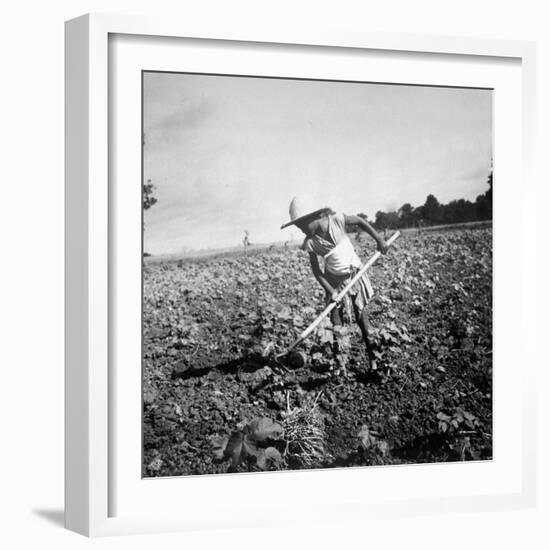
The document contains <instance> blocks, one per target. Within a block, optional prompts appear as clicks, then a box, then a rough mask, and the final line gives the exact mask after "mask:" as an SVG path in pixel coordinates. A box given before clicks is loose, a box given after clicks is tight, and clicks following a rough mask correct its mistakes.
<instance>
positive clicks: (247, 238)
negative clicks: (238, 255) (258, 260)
mask: <svg viewBox="0 0 550 550" xmlns="http://www.w3.org/2000/svg"><path fill="white" fill-rule="evenodd" d="M251 244H252V243H251V242H250V236H249V233H248V229H245V230H244V239H243V246H244V252H245V254H246V253H247V251H248V247H249V246H250V245H251Z"/></svg>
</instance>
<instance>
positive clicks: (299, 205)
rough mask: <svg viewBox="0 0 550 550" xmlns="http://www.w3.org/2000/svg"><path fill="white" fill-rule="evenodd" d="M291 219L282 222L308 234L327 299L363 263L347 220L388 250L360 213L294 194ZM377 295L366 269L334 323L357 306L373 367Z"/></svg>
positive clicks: (306, 242)
mask: <svg viewBox="0 0 550 550" xmlns="http://www.w3.org/2000/svg"><path fill="white" fill-rule="evenodd" d="M289 213H290V222H288V223H285V224H283V225H282V226H281V229H284V228H285V227H288V226H289V225H295V226H296V227H298V228H299V229H300V230H301V231H302V232H303V233H304V234H305V236H306V238H305V240H304V243H303V245H302V249H303V250H305V251H307V252H309V260H310V263H311V269H312V271H313V275H314V276H315V278H316V279H317V281H318V282H319V284H320V285H321V286H322V287H323V289H324V290H325V293H326V299H327V303H329V302H330V301H335V299H336V296H337V294H338V292H339V290H341V289H342V288H343V287H344V286H345V284H346V283H347V282H348V281H349V280H350V279H351V278H352V277H353V276H354V275H355V273H357V271H358V270H359V268H360V267H361V265H362V264H361V260H360V259H359V256H357V253H356V252H355V249H354V248H353V245H352V244H351V241H350V239H349V237H348V236H347V235H346V230H345V228H346V224H348V225H355V226H358V227H360V228H361V229H363V230H364V231H366V232H367V233H368V234H369V235H370V236H371V237H372V238H373V239H374V240H375V241H376V244H377V246H378V250H380V251H381V252H382V253H383V254H385V253H386V251H387V250H388V245H387V244H386V241H385V240H384V239H383V238H382V237H381V236H380V235H379V234H378V233H377V232H376V231H375V230H374V229H373V228H372V227H371V225H370V224H369V223H368V222H367V221H365V220H364V219H363V218H360V217H359V216H346V215H344V214H336V213H334V212H333V211H332V209H331V208H328V207H325V208H320V209H317V210H314V209H312V208H308V207H306V206H305V204H304V200H303V199H300V198H298V197H294V198H293V199H292V201H291V203H290V208H289ZM319 257H321V258H323V260H324V261H323V263H324V268H323V269H321V265H320V264H319ZM372 295H373V289H372V285H371V283H370V280H369V278H368V276H367V274H366V273H365V274H364V275H363V276H362V277H361V279H360V280H359V281H358V282H357V283H356V284H355V285H354V287H353V288H352V289H351V290H350V291H349V292H348V294H347V295H346V296H345V297H344V298H343V299H342V300H341V302H340V304H339V305H338V307H335V308H334V309H333V310H332V317H331V318H332V323H333V324H334V325H341V324H342V322H343V319H342V317H343V316H346V312H347V311H349V310H351V309H353V315H354V316H355V321H356V322H357V324H358V325H359V328H360V330H361V334H362V336H363V340H364V342H365V346H366V348H367V354H368V357H369V361H370V364H371V368H372V369H376V361H375V359H374V356H373V353H372V347H371V345H370V342H369V322H368V315H367V307H366V306H367V303H368V301H369V299H370V298H371V297H372Z"/></svg>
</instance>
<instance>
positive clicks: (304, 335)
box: [277, 231, 401, 366]
mask: <svg viewBox="0 0 550 550" xmlns="http://www.w3.org/2000/svg"><path fill="white" fill-rule="evenodd" d="M399 235H401V233H400V232H399V231H396V232H395V233H394V234H393V235H392V236H391V237H390V238H389V239H388V241H386V242H387V244H388V246H391V245H392V244H393V243H394V242H395V241H396V239H397V238H398V237H399ZM381 255H382V253H381V252H380V251H377V252H376V253H375V254H373V256H372V257H371V258H370V259H369V260H368V261H367V262H366V263H365V264H364V265H363V266H362V267H361V269H360V270H359V271H358V272H357V273H356V274H355V275H354V276H353V278H352V279H351V280H350V281H349V283H348V284H347V285H346V286H345V287H344V288H343V289H342V290H341V291H340V292H339V293H338V294H337V296H336V298H335V299H334V300H333V301H332V302H331V303H330V304H329V305H328V306H327V307H326V308H325V309H324V310H323V311H322V313H320V314H319V316H318V317H317V318H316V319H315V321H313V322H312V323H311V324H310V325H309V326H308V327H307V328H306V329H305V330H304V331H303V332H302V333H301V334H300V336H299V337H298V338H297V339H296V340H295V341H294V342H293V343H292V344H291V346H290V347H289V348H288V349H287V350H286V351H285V352H283V353H280V354H279V355H277V359H281V358H282V357H284V356H285V355H288V356H289V359H290V360H291V362H295V363H296V366H299V363H303V362H304V361H303V359H301V358H300V357H299V356H298V354H296V355H297V356H296V357H295V358H294V361H293V357H292V356H291V355H290V354H291V352H292V350H293V349H294V348H296V346H298V345H299V344H301V343H302V342H303V341H304V340H305V339H306V338H307V337H308V336H309V335H310V334H311V333H312V332H313V331H314V330H315V329H316V328H317V327H318V326H319V324H320V323H321V321H322V320H323V319H324V318H325V317H326V316H327V315H328V314H329V313H330V312H331V311H332V310H333V309H334V308H335V307H336V306H337V305H338V302H339V301H340V300H341V299H342V298H343V297H344V296H345V295H346V294H347V293H348V292H349V291H350V290H351V289H352V288H353V285H354V284H355V283H356V282H357V281H358V280H359V279H360V278H361V277H362V276H363V274H364V273H365V271H367V269H368V268H369V267H371V266H372V265H373V264H374V263H375V262H376V261H377V260H378V258H380V256H381ZM293 355H294V354H293Z"/></svg>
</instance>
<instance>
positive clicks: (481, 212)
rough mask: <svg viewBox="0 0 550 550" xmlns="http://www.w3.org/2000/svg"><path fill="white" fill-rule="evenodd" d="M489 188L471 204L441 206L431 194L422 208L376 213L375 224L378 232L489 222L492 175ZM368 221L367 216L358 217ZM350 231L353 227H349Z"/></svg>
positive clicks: (491, 207)
mask: <svg viewBox="0 0 550 550" xmlns="http://www.w3.org/2000/svg"><path fill="white" fill-rule="evenodd" d="M487 184H488V185H489V189H488V190H487V191H486V192H485V193H483V194H482V195H478V196H477V197H476V199H475V201H474V202H472V201H469V200H465V199H458V200H453V201H451V202H449V203H447V204H441V203H440V202H439V201H438V200H437V198H436V197H435V196H434V195H431V194H430V195H428V196H427V197H426V201H425V202H424V204H423V205H422V206H417V207H413V206H412V205H411V204H410V203H408V202H407V203H405V204H404V205H403V206H401V208H399V209H398V210H390V211H389V212H382V211H378V212H376V216H375V219H374V222H372V221H371V222H370V223H372V224H373V225H374V227H375V228H376V229H378V230H381V229H398V228H404V227H422V226H429V225H440V224H451V223H463V222H473V221H482V220H490V219H492V217H493V172H492V171H491V173H490V174H489V177H488V178H487ZM358 216H361V217H362V218H364V219H368V218H367V216H366V214H363V213H361V214H358ZM349 230H350V232H352V231H354V230H355V228H352V227H350V228H349Z"/></svg>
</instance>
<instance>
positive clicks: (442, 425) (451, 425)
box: [437, 407, 479, 433]
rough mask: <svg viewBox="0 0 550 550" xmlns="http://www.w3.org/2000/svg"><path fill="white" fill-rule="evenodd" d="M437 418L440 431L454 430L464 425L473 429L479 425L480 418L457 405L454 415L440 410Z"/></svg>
mask: <svg viewBox="0 0 550 550" xmlns="http://www.w3.org/2000/svg"><path fill="white" fill-rule="evenodd" d="M437 420H438V427H439V431H440V432H442V433H447V432H453V431H455V430H459V429H461V428H464V427H466V428H470V429H471V430H473V429H475V428H476V427H477V426H478V425H479V420H478V419H477V418H476V417H475V416H474V415H473V414H472V413H469V412H467V411H465V410H464V409H462V408H461V407H457V408H456V409H455V411H454V413H453V414H452V415H448V414H445V413H444V412H438V413H437Z"/></svg>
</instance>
